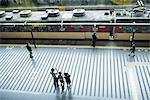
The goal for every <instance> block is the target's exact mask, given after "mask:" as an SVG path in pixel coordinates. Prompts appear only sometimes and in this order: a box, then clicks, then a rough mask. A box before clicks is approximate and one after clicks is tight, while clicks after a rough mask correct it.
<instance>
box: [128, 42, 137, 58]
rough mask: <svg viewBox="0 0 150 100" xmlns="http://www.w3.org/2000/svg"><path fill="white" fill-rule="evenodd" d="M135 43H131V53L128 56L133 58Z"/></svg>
mask: <svg viewBox="0 0 150 100" xmlns="http://www.w3.org/2000/svg"><path fill="white" fill-rule="evenodd" d="M135 46H136V45H135V42H132V47H131V49H130V51H131V53H130V54H129V56H131V55H132V54H133V56H135V54H134V52H135Z"/></svg>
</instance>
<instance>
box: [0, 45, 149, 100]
mask: <svg viewBox="0 0 150 100" xmlns="http://www.w3.org/2000/svg"><path fill="white" fill-rule="evenodd" d="M128 49H129V48H119V47H117V48H112V47H110V48H109V47H104V48H103V47H100V48H92V47H90V46H89V47H88V46H85V47H83V46H81V47H77V46H76V47H75V46H74V47H70V46H65V47H59V46H58V47H54V46H52V47H39V46H38V48H36V49H35V48H33V56H34V59H33V60H32V59H30V58H29V54H28V51H27V50H26V48H25V46H1V47H0V100H20V99H21V100H150V51H149V50H147V49H146V50H145V49H141V48H140V49H137V50H136V52H135V54H136V56H135V57H129V56H128V53H129V50H128ZM52 67H53V68H56V69H58V71H61V72H63V73H64V72H68V73H69V74H71V80H72V87H71V90H70V91H68V90H67V89H66V85H65V91H64V92H63V93H61V88H60V89H57V90H55V88H54V86H53V79H52V76H51V75H50V69H51V68H52Z"/></svg>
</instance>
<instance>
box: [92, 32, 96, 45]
mask: <svg viewBox="0 0 150 100" xmlns="http://www.w3.org/2000/svg"><path fill="white" fill-rule="evenodd" d="M96 40H97V37H96V33H95V32H94V33H93V34H92V46H93V47H95V45H96Z"/></svg>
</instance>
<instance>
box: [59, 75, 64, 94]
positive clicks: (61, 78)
mask: <svg viewBox="0 0 150 100" xmlns="http://www.w3.org/2000/svg"><path fill="white" fill-rule="evenodd" d="M58 79H59V81H60V83H61V87H62V92H63V91H64V79H63V77H62V75H61V72H59V75H58Z"/></svg>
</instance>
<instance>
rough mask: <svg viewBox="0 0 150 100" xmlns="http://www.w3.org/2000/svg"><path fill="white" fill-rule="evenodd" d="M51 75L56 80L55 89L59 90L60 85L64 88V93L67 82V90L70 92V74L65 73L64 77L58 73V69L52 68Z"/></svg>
mask: <svg viewBox="0 0 150 100" xmlns="http://www.w3.org/2000/svg"><path fill="white" fill-rule="evenodd" d="M51 75H52V77H53V80H54V86H55V89H56V88H59V85H60V86H61V88H62V92H63V91H64V89H65V88H64V85H65V81H66V83H67V88H68V90H70V88H71V79H70V75H69V74H68V73H64V75H62V73H61V72H58V71H57V69H54V68H52V69H51ZM64 79H65V81H64Z"/></svg>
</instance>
